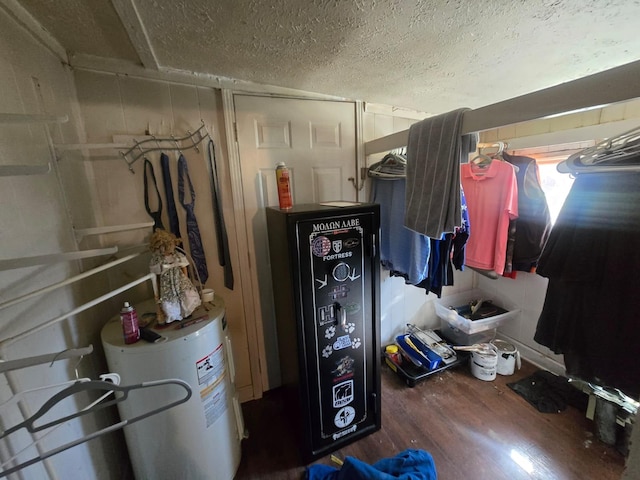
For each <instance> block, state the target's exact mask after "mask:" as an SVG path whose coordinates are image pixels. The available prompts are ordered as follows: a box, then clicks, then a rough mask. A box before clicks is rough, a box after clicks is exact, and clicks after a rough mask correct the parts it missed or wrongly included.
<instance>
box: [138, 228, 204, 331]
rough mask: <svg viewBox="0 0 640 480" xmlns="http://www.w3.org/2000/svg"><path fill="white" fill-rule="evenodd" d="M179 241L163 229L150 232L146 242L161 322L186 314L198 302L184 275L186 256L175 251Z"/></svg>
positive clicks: (191, 311)
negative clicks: (156, 289)
mask: <svg viewBox="0 0 640 480" xmlns="http://www.w3.org/2000/svg"><path fill="white" fill-rule="evenodd" d="M179 244H180V239H179V238H176V236H175V235H173V234H172V233H169V232H167V231H165V230H162V229H157V230H156V231H155V232H153V235H151V240H150V241H149V249H150V250H151V262H150V263H149V270H150V271H151V273H155V274H156V275H158V276H159V279H160V281H159V282H158V283H159V295H160V296H159V298H158V299H157V302H158V304H159V306H160V311H159V312H158V313H159V315H158V323H159V324H161V325H162V324H164V323H170V322H173V321H175V320H182V319H183V318H186V317H188V316H189V315H191V313H193V311H194V310H195V309H196V307H198V306H199V305H200V303H201V300H200V295H199V294H198V290H197V289H196V287H195V286H194V285H193V283H191V280H189V277H188V276H187V266H188V265H189V262H188V260H187V257H186V256H185V255H184V254H182V253H181V252H179V251H177V250H176V247H177V246H178V245H179Z"/></svg>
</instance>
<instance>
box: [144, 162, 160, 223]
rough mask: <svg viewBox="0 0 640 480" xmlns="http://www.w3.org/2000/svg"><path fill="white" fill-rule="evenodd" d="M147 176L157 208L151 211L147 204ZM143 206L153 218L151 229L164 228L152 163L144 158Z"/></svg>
mask: <svg viewBox="0 0 640 480" xmlns="http://www.w3.org/2000/svg"><path fill="white" fill-rule="evenodd" d="M147 176H149V177H150V178H151V181H152V182H153V188H154V190H155V191H156V198H157V202H158V209H157V210H156V211H155V212H152V211H151V207H150V206H149V178H147ZM143 182H144V208H145V209H146V210H147V213H148V214H149V216H150V217H151V218H152V219H153V231H154V232H155V231H156V229H158V228H160V229H162V230H164V229H165V228H164V225H163V224H162V198H160V192H159V191H158V182H156V174H155V172H154V171H153V165H152V164H151V162H150V161H149V160H148V159H147V158H145V159H144V175H143Z"/></svg>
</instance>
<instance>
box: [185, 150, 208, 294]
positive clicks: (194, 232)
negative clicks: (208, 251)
mask: <svg viewBox="0 0 640 480" xmlns="http://www.w3.org/2000/svg"><path fill="white" fill-rule="evenodd" d="M185 182H186V184H187V186H188V187H189V196H190V197H191V198H190V201H189V203H185V197H184V193H185V190H184V189H185ZM178 198H179V199H180V203H181V204H182V206H183V207H184V209H185V211H186V214H187V236H188V237H189V251H190V253H191V258H193V263H194V264H195V267H196V270H197V272H198V277H199V279H200V282H201V283H202V284H203V285H204V283H205V282H206V281H207V279H208V278H209V271H208V269H207V259H206V258H205V255H204V248H203V247H202V238H201V236H200V229H199V228H198V220H197V219H196V213H195V206H196V192H195V191H194V189H193V184H192V183H191V178H190V177H189V169H188V168H187V160H186V159H185V158H184V155H182V154H180V157H179V158H178Z"/></svg>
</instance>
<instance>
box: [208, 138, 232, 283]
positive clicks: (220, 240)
mask: <svg viewBox="0 0 640 480" xmlns="http://www.w3.org/2000/svg"><path fill="white" fill-rule="evenodd" d="M207 153H208V155H209V164H210V166H211V178H212V185H211V188H212V202H213V217H214V219H215V227H216V240H217V244H218V263H219V265H220V266H221V267H224V286H225V287H227V288H228V289H229V290H233V268H232V266H231V255H230V253H229V240H228V239H227V227H226V225H225V223H224V215H222V198H221V194H220V182H219V180H218V166H217V164H216V151H215V145H214V144H213V140H209V143H208V144H207Z"/></svg>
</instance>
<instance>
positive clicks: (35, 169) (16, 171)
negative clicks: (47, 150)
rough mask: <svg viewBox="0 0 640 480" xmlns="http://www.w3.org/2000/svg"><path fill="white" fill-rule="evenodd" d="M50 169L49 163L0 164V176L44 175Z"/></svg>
mask: <svg viewBox="0 0 640 480" xmlns="http://www.w3.org/2000/svg"><path fill="white" fill-rule="evenodd" d="M50 171H51V163H45V164H43V165H0V177H22V176H27V175H46V174H47V173H49V172H50Z"/></svg>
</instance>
